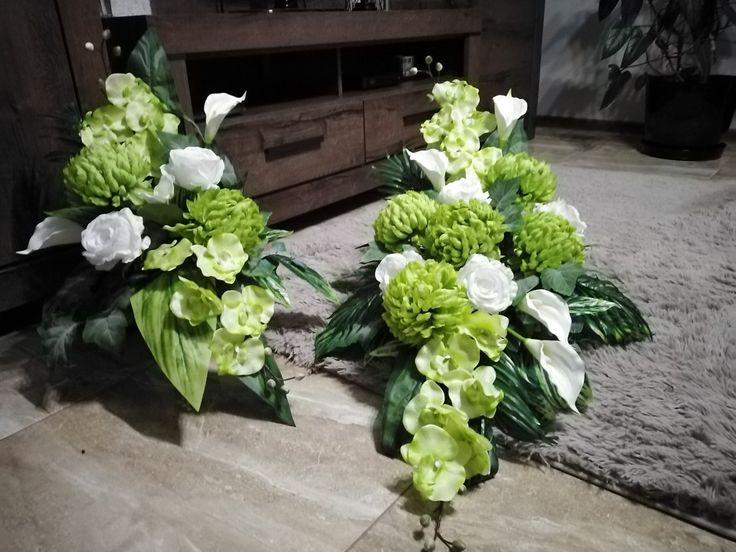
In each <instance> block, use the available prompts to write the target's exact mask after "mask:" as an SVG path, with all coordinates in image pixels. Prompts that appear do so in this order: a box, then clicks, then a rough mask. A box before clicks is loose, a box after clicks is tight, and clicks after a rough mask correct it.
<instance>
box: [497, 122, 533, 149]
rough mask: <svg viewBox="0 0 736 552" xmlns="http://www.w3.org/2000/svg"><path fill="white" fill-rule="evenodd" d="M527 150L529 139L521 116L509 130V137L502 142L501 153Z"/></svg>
mask: <svg viewBox="0 0 736 552" xmlns="http://www.w3.org/2000/svg"><path fill="white" fill-rule="evenodd" d="M527 151H529V139H528V138H527V136H526V130H525V129H524V118H523V117H522V118H521V119H519V120H518V121H517V122H516V125H515V126H514V130H512V131H511V135H510V136H509V139H508V140H507V141H506V144H504V148H503V153H504V155H507V154H509V153H522V152H527Z"/></svg>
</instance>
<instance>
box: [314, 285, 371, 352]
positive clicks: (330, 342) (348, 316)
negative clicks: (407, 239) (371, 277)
mask: <svg viewBox="0 0 736 552" xmlns="http://www.w3.org/2000/svg"><path fill="white" fill-rule="evenodd" d="M382 314H383V300H382V298H381V290H380V289H379V287H378V282H375V281H374V282H370V283H368V284H367V285H364V286H362V287H360V288H358V289H357V290H356V291H355V293H354V294H353V295H352V296H350V297H349V298H348V299H347V300H346V301H345V302H344V303H343V304H342V305H340V306H338V307H337V308H336V309H335V311H334V312H333V313H332V315H331V316H330V320H329V321H328V323H327V327H325V329H324V330H322V331H321V332H320V333H319V334H317V337H316V339H315V340H314V354H315V357H316V358H317V359H321V358H324V357H326V356H328V355H330V354H332V353H335V352H336V351H340V350H343V349H347V348H348V347H351V346H353V345H360V346H361V347H362V348H363V349H364V350H366V351H367V350H369V348H370V344H371V343H372V342H373V341H374V339H375V338H376V336H377V335H378V334H379V333H380V332H381V330H382V329H384V328H385V323H384V322H383V319H382V318H381V315H382Z"/></svg>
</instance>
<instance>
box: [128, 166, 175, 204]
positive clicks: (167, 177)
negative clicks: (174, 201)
mask: <svg viewBox="0 0 736 552" xmlns="http://www.w3.org/2000/svg"><path fill="white" fill-rule="evenodd" d="M136 195H137V196H138V197H140V198H141V199H142V200H143V201H145V202H146V203H168V202H169V201H171V198H172V197H174V176H173V175H172V174H170V173H169V172H168V171H167V170H166V165H162V166H161V178H160V179H159V181H158V184H156V186H154V188H153V193H149V192H142V191H139V192H137V193H136Z"/></svg>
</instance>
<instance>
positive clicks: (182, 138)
mask: <svg viewBox="0 0 736 552" xmlns="http://www.w3.org/2000/svg"><path fill="white" fill-rule="evenodd" d="M147 144H148V150H149V151H150V153H151V165H152V166H153V167H156V170H157V171H158V170H159V169H158V167H160V166H161V165H165V164H166V163H168V162H169V153H170V152H171V150H175V149H184V148H187V147H189V146H199V140H198V139H197V137H196V136H192V135H191V134H170V133H168V132H161V131H159V132H157V133H155V134H154V133H153V132H151V133H149V134H148V137H147Z"/></svg>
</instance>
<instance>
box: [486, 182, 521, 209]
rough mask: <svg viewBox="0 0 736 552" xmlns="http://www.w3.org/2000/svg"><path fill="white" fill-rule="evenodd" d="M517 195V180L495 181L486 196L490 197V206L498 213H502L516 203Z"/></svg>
mask: <svg viewBox="0 0 736 552" xmlns="http://www.w3.org/2000/svg"><path fill="white" fill-rule="evenodd" d="M518 193H519V179H518V178H514V179H511V180H496V181H495V182H494V183H493V184H492V185H491V187H490V188H488V195H489V196H490V197H491V205H493V208H494V209H496V210H498V211H503V210H504V209H506V208H507V207H509V206H510V205H513V204H514V202H515V201H516V197H517V195H518Z"/></svg>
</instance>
